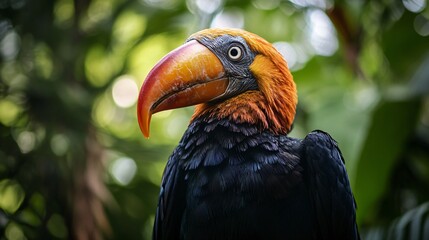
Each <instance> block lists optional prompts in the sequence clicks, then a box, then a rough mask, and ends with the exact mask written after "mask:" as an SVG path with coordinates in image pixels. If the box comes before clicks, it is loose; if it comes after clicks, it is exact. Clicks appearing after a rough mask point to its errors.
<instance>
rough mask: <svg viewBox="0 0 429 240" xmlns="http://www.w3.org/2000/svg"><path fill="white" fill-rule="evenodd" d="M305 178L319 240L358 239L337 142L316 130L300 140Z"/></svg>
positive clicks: (352, 203) (353, 212)
mask: <svg viewBox="0 0 429 240" xmlns="http://www.w3.org/2000/svg"><path fill="white" fill-rule="evenodd" d="M302 151H303V166H304V168H305V176H304V179H305V181H306V184H307V186H308V188H309V189H310V191H309V192H310V196H311V198H312V203H313V208H314V209H315V212H316V217H317V222H318V226H319V235H320V236H321V237H320V239H358V238H359V234H358V231H357V225H356V203H355V200H354V197H353V194H352V191H351V187H350V182H349V178H348V174H347V171H346V167H345V165H344V158H343V156H342V154H341V151H340V149H339V147H338V144H337V142H336V141H335V140H334V139H333V138H332V137H331V136H330V135H329V134H328V133H326V132H323V131H320V130H316V131H313V132H311V133H310V134H308V135H307V136H306V137H305V138H304V139H303V141H302Z"/></svg>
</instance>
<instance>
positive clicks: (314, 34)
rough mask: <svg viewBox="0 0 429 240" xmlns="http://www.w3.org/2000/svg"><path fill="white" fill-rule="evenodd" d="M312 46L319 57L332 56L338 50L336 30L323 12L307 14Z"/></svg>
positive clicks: (315, 11)
mask: <svg viewBox="0 0 429 240" xmlns="http://www.w3.org/2000/svg"><path fill="white" fill-rule="evenodd" d="M307 17H308V22H309V29H308V30H309V32H308V34H309V35H310V36H309V37H310V44H311V46H312V47H313V49H314V51H315V53H316V54H318V55H322V56H331V55H333V54H334V53H335V52H336V51H337V49H338V39H337V36H336V33H335V28H334V26H333V25H332V23H331V21H330V20H329V18H328V16H326V13H324V12H323V11H322V10H310V11H308V12H307Z"/></svg>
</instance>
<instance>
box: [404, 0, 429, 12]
mask: <svg viewBox="0 0 429 240" xmlns="http://www.w3.org/2000/svg"><path fill="white" fill-rule="evenodd" d="M402 3H403V4H404V7H405V8H406V9H408V11H410V12H415V13H417V12H421V11H422V10H423V9H425V7H426V0H402Z"/></svg>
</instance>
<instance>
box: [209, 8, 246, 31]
mask: <svg viewBox="0 0 429 240" xmlns="http://www.w3.org/2000/svg"><path fill="white" fill-rule="evenodd" d="M210 27H212V28H243V27H244V15H243V13H242V12H241V11H240V10H239V9H229V10H225V11H222V12H220V13H218V14H217V15H216V16H215V17H214V19H213V21H212V23H211V25H210Z"/></svg>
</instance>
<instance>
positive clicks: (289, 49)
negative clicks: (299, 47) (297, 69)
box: [273, 42, 298, 69]
mask: <svg viewBox="0 0 429 240" xmlns="http://www.w3.org/2000/svg"><path fill="white" fill-rule="evenodd" d="M273 45H274V47H275V48H276V49H277V51H279V52H280V53H281V54H282V56H283V57H284V59H286V62H287V64H288V67H289V68H290V69H293V68H294V66H295V65H296V63H297V61H298V59H297V58H298V56H297V54H296V51H295V48H294V47H293V46H292V45H291V44H289V43H287V42H275V43H273Z"/></svg>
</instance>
